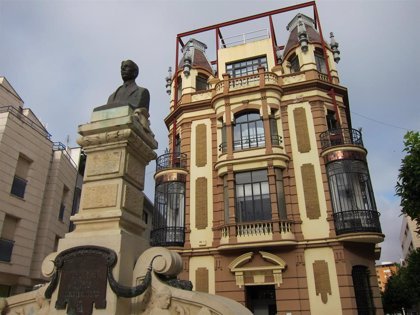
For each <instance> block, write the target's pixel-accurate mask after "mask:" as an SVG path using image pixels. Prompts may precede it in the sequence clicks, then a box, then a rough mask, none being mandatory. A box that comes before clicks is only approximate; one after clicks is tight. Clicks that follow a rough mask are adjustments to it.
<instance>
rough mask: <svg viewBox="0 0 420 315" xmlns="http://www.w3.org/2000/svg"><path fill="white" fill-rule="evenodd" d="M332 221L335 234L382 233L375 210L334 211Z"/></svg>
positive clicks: (377, 213)
mask: <svg viewBox="0 0 420 315" xmlns="http://www.w3.org/2000/svg"><path fill="white" fill-rule="evenodd" d="M334 223H335V232H336V234H337V235H340V234H346V233H359V232H374V233H382V230H381V224H380V222H379V212H377V211H372V210H349V211H342V212H338V213H334Z"/></svg>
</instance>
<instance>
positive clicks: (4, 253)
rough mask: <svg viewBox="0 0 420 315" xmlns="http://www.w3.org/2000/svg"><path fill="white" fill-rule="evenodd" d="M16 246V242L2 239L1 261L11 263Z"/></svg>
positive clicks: (0, 240) (0, 246) (0, 245)
mask: <svg viewBox="0 0 420 315" xmlns="http://www.w3.org/2000/svg"><path fill="white" fill-rule="evenodd" d="M14 244H15V242H14V241H12V240H7V239H4V238H0V261H6V262H9V261H10V260H11V258H12V252H13V245H14Z"/></svg>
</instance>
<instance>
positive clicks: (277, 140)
mask: <svg viewBox="0 0 420 315" xmlns="http://www.w3.org/2000/svg"><path fill="white" fill-rule="evenodd" d="M282 142H283V138H282V137H281V136H279V135H272V136H271V144H272V145H273V146H279V145H281V143H282ZM264 146H265V142H264ZM257 147H261V146H257ZM248 148H250V147H246V149H248ZM251 148H253V147H251ZM234 150H235V151H238V150H241V149H239V148H237V149H234ZM219 151H220V152H222V153H226V152H227V142H226V141H224V142H222V143H220V144H219Z"/></svg>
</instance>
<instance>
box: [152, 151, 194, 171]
mask: <svg viewBox="0 0 420 315" xmlns="http://www.w3.org/2000/svg"><path fill="white" fill-rule="evenodd" d="M171 168H181V169H186V168H187V155H186V154H182V153H165V154H163V155H161V156H159V157H158V158H157V159H156V172H159V171H162V170H165V169H171Z"/></svg>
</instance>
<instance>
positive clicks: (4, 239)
mask: <svg viewBox="0 0 420 315" xmlns="http://www.w3.org/2000/svg"><path fill="white" fill-rule="evenodd" d="M18 223H19V219H18V218H15V217H12V216H10V215H7V214H6V216H5V217H4V221H3V228H2V231H1V234H0V261H6V262H9V261H10V260H11V258H12V252H13V246H14V244H15V241H14V238H15V231H16V227H17V225H18Z"/></svg>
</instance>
